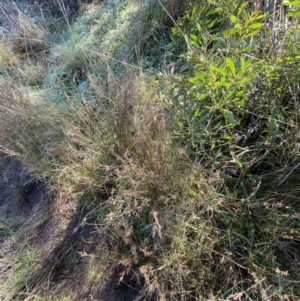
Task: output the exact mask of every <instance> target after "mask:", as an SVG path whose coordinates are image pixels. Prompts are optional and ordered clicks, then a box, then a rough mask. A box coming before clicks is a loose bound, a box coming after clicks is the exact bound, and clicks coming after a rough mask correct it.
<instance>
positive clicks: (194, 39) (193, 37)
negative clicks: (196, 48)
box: [190, 34, 198, 42]
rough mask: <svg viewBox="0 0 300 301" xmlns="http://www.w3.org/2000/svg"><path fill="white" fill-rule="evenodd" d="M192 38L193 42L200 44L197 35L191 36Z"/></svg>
mask: <svg viewBox="0 0 300 301" xmlns="http://www.w3.org/2000/svg"><path fill="white" fill-rule="evenodd" d="M190 38H191V40H192V41H195V42H198V37H197V36H196V35H194V34H191V35H190Z"/></svg>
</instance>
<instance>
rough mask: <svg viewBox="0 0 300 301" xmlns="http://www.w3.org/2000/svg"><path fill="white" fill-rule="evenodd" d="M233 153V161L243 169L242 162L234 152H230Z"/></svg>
mask: <svg viewBox="0 0 300 301" xmlns="http://www.w3.org/2000/svg"><path fill="white" fill-rule="evenodd" d="M230 153H231V156H232V159H233V160H234V162H235V163H236V164H237V165H238V166H239V167H240V168H242V167H243V163H242V161H241V160H240V159H239V158H238V157H237V156H236V155H235V154H234V153H233V152H230Z"/></svg>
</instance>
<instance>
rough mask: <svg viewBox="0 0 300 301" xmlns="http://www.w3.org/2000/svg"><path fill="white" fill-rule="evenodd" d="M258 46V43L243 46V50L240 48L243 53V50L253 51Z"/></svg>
mask: <svg viewBox="0 0 300 301" xmlns="http://www.w3.org/2000/svg"><path fill="white" fill-rule="evenodd" d="M257 48H258V46H257V45H249V46H246V47H245V48H243V49H242V50H240V53H243V52H251V51H254V50H256V49H257Z"/></svg>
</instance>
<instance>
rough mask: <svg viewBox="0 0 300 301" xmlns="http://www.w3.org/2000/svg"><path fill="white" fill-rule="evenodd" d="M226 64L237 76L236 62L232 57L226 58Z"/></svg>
mask: <svg viewBox="0 0 300 301" xmlns="http://www.w3.org/2000/svg"><path fill="white" fill-rule="evenodd" d="M226 64H227V66H228V67H229V69H230V71H231V73H232V74H233V75H234V77H236V70H235V65H234V62H233V61H232V60H231V59H230V58H226Z"/></svg>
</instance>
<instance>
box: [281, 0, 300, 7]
mask: <svg viewBox="0 0 300 301" xmlns="http://www.w3.org/2000/svg"><path fill="white" fill-rule="evenodd" d="M282 5H284V6H300V1H287V0H285V1H282Z"/></svg>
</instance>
